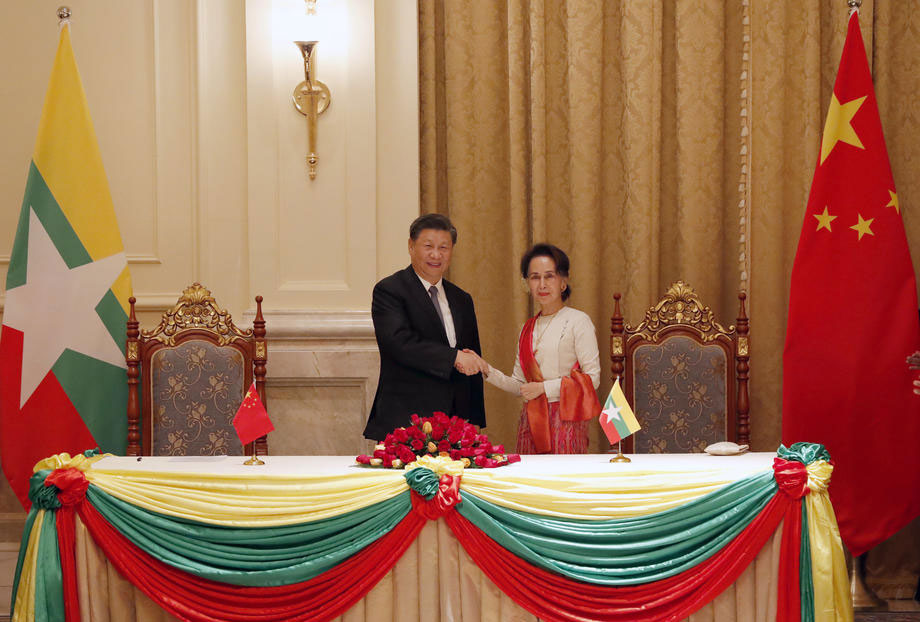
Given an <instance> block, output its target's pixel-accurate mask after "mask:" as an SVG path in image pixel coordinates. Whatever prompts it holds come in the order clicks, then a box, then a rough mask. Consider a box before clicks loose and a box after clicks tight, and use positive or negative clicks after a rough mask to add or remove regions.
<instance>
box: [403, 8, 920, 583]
mask: <svg viewBox="0 0 920 622" xmlns="http://www.w3.org/2000/svg"><path fill="white" fill-rule="evenodd" d="M918 13H920V2H918V0H911V1H910V2H904V3H902V2H897V3H894V2H883V3H875V2H873V1H872V0H864V2H863V6H862V9H861V14H860V22H861V27H862V33H863V37H864V39H865V43H866V48H867V50H868V53H869V62H870V66H871V67H872V68H873V72H874V77H875V82H876V92H877V97H878V101H879V107H880V111H881V116H882V124H883V127H884V128H885V132H886V138H887V144H888V149H889V156H890V159H891V163H892V168H893V171H894V177H895V182H896V184H897V188H898V196H899V199H900V204H901V206H902V213H903V214H904V221H905V225H906V227H907V233H908V241H909V243H910V244H911V246H912V247H913V248H914V253H913V255H914V262H915V268H920V264H918V262H917V260H918V258H920V248H918V243H920V216H917V215H915V213H914V208H913V206H914V205H917V204H918V201H920V146H918V141H917V140H916V137H917V135H918V131H920V103H918V98H917V97H916V95H915V94H916V93H918V92H920V72H917V71H916V69H915V59H917V58H920V15H918ZM846 16H847V7H846V2H845V0H834V1H829V0H808V1H805V2H802V1H795V2H793V1H792V0H785V1H782V0H781V1H779V2H777V1H776V0H740V1H739V0H705V1H704V0H650V1H648V2H627V1H625V0H621V1H611V0H569V1H567V2H566V1H559V0H556V1H545V0H529V1H528V0H504V1H501V2H498V1H492V0H489V1H485V0H482V1H473V2H469V1H466V0H422V1H421V2H420V3H419V32H420V42H419V46H420V99H421V113H420V115H421V119H420V128H421V173H422V182H421V197H422V210H423V211H425V212H431V211H438V212H441V213H446V214H448V215H450V217H451V218H452V219H453V220H454V221H455V223H456V224H457V226H458V228H459V230H460V241H459V245H458V247H457V250H456V254H455V258H454V261H453V265H452V268H451V275H450V276H451V279H452V280H454V281H455V282H457V283H458V284H460V285H461V286H462V287H464V288H465V289H467V290H468V291H469V292H470V293H471V294H472V295H473V297H474V300H475V301H476V305H477V315H478V318H479V326H480V331H481V334H482V343H483V350H484V355H485V357H486V358H487V359H488V360H489V361H490V362H491V363H492V364H493V365H496V366H497V367H500V368H502V369H504V370H506V371H510V368H511V365H512V363H513V360H514V352H515V347H516V339H517V334H518V330H519V328H520V326H521V324H522V322H523V321H524V319H525V318H526V317H527V315H528V314H529V313H530V311H531V309H530V305H529V301H528V299H527V295H526V294H525V292H524V291H523V289H522V285H521V280H520V278H519V275H518V273H517V264H518V260H519V258H520V256H521V254H522V253H523V251H524V250H525V249H526V248H527V247H528V246H529V245H530V244H531V243H533V242H536V241H543V240H548V241H550V242H553V243H555V244H557V245H559V246H561V247H562V248H563V249H565V250H566V251H567V252H568V253H569V256H570V258H571V260H572V285H573V290H574V294H573V297H572V299H571V304H572V305H573V306H575V307H577V308H580V309H582V310H584V311H586V312H587V313H588V314H589V315H590V316H591V317H592V319H593V320H594V324H595V327H596V329H597V333H598V340H599V343H600V346H601V358H602V363H604V362H606V361H609V358H607V357H608V356H609V340H608V337H607V335H608V334H609V326H610V324H609V318H610V315H611V313H612V308H613V307H612V294H613V292H615V291H619V292H622V293H623V295H624V314H625V315H626V318H627V321H632V322H633V323H635V322H637V321H638V320H639V319H640V318H641V316H642V313H643V312H644V310H645V309H646V308H647V307H648V306H650V305H652V304H653V303H654V302H655V301H657V299H658V298H659V297H660V296H661V294H662V293H663V292H664V290H665V289H666V287H667V285H668V284H669V283H671V282H672V281H674V280H676V279H678V278H680V279H684V280H685V281H687V282H689V283H690V284H691V285H692V286H693V287H694V288H695V289H696V290H697V292H698V293H699V294H700V296H701V297H702V299H703V301H704V302H706V303H707V304H709V305H710V306H712V308H713V310H714V311H715V313H716V315H717V317H718V318H720V319H721V320H723V321H724V322H725V323H731V322H733V320H734V318H735V317H736V315H737V299H736V296H737V292H738V289H739V287H740V286H741V285H742V279H743V278H744V279H747V280H746V281H745V282H744V286H745V288H746V289H747V290H748V291H749V295H750V298H749V302H750V305H749V315H750V317H751V331H752V332H751V334H752V359H751V377H752V381H751V387H750V388H751V422H752V442H753V447H754V449H756V450H761V451H772V450H774V449H775V448H776V447H777V445H778V443H779V441H780V432H781V403H782V387H781V383H782V348H783V340H784V335H785V323H786V309H787V305H788V290H789V276H790V272H791V269H792V262H793V259H794V256H795V248H796V244H797V242H798V237H799V233H800V231H801V227H802V222H803V218H804V210H805V203H806V200H807V196H808V191H809V187H810V184H811V179H812V175H813V173H814V164H815V158H816V154H817V149H818V145H819V141H820V137H821V131H822V128H823V124H824V116H825V114H826V111H827V106H828V102H829V100H830V94H831V90H832V88H833V81H834V77H835V75H836V71H837V65H838V62H839V59H840V52H841V49H842V46H843V40H844V37H845V32H846ZM744 127H746V128H747V131H746V132H745V133H744V134H742V128H744ZM742 200H743V201H744V203H742ZM857 306H858V305H857ZM848 310H852V311H848ZM840 312H853V313H858V309H857V308H856V307H854V306H853V301H829V302H828V313H840ZM854 327H855V324H854ZM604 367H605V369H606V368H607V367H608V365H604ZM604 376H607V377H605V381H604V383H603V384H602V387H601V390H602V391H606V390H607V389H608V388H609V386H610V384H609V371H607V372H606V373H605V374H604ZM486 400H487V411H488V420H489V426H488V431H489V433H490V435H491V436H493V437H495V438H497V439H499V440H501V441H503V442H505V443H509V444H513V443H514V440H515V434H516V429H517V418H518V412H519V404H518V402H517V401H516V400H515V399H513V398H512V397H511V396H507V395H505V394H501V393H500V392H498V391H497V390H495V389H493V388H491V387H487V389H486ZM605 447H606V443H601V442H600V441H599V439H598V434H597V430H596V429H595V430H594V431H593V438H592V448H593V449H603V448H605ZM917 531H920V530H918V529H916V528H915V529H914V532H913V535H911V534H907V535H904V534H902V535H901V536H900V537H902V538H904V537H907V538H908V539H909V540H910V541H911V542H912V543H913V544H912V545H911V546H909V547H905V546H904V545H903V543H901V544H898V543H894V544H890V545H887V548H886V547H883V548H882V549H880V552H879V553H876V560H875V562H873V560H872V559H871V558H870V564H869V568H870V578H871V576H872V573H873V572H875V574H876V576H881V574H884V573H888V575H889V576H890V575H891V573H893V572H897V573H900V574H901V575H902V576H903V581H901V583H900V585H901V587H899V588H898V589H900V590H901V592H903V591H904V590H906V588H905V587H904V586H905V585H908V584H909V583H910V582H911V581H915V580H916V576H917V572H920V560H918V559H917V557H918V556H917V554H916V551H917V550H918V548H917V546H916V543H917V541H918V540H920V538H918V536H917V535H916V532H917ZM892 560H894V561H892ZM889 562H890V563H889ZM873 569H874V570H873Z"/></svg>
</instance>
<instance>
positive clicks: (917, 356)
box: [907, 350, 920, 369]
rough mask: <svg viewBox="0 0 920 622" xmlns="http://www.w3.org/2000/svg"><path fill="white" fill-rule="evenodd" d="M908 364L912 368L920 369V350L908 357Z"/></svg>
mask: <svg viewBox="0 0 920 622" xmlns="http://www.w3.org/2000/svg"><path fill="white" fill-rule="evenodd" d="M907 365H908V366H909V367H910V368H911V369H920V350H918V351H917V352H914V353H913V354H911V355H910V356H908V357H907Z"/></svg>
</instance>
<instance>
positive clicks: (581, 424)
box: [486, 244, 601, 454]
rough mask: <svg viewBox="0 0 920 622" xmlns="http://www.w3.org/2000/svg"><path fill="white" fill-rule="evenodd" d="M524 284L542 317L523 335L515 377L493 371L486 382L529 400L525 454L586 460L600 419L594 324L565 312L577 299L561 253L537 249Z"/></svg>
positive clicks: (522, 439)
mask: <svg viewBox="0 0 920 622" xmlns="http://www.w3.org/2000/svg"><path fill="white" fill-rule="evenodd" d="M521 276H522V277H523V278H524V280H525V281H526V283H527V286H528V288H529V289H530V295H531V296H533V299H534V301H535V302H536V303H537V304H538V305H539V307H540V312H539V313H537V314H536V315H535V316H534V317H532V318H530V319H529V320H527V322H526V323H525V324H524V327H523V328H522V329H521V335H520V338H519V340H518V353H517V357H516V359H515V361H514V372H513V373H512V374H511V376H510V377H508V376H506V375H505V374H503V373H502V372H501V371H499V370H498V369H495V368H494V367H492V366H491V365H490V366H489V375H488V376H487V377H486V381H487V382H489V384H492V385H494V386H496V387H498V388H499V389H502V390H504V391H508V392H509V393H515V394H517V395H520V396H521V397H523V398H524V400H525V403H524V407H523V409H522V410H521V422H520V426H519V428H518V438H517V451H518V453H522V454H534V453H556V454H575V453H587V451H588V421H589V420H590V419H591V418H593V417H595V416H597V414H598V413H599V412H600V405H599V404H598V400H597V393H596V389H597V386H598V384H599V383H600V378H601V367H600V357H599V356H598V352H597V336H596V334H595V332H594V324H593V323H592V322H591V318H589V317H588V315H587V314H586V313H584V312H582V311H579V310H578V309H573V308H572V307H569V306H566V304H565V301H566V300H568V298H569V296H570V295H571V293H572V288H571V287H569V283H568V279H569V258H568V257H567V256H566V254H565V253H564V252H562V250H560V249H559V248H557V247H556V246H553V245H552V244H537V245H535V246H534V247H533V248H531V249H530V250H529V251H527V253H525V254H524V257H522V258H521Z"/></svg>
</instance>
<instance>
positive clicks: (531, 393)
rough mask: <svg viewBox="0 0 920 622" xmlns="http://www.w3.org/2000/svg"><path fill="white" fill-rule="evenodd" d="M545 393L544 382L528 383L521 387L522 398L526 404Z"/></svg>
mask: <svg viewBox="0 0 920 622" xmlns="http://www.w3.org/2000/svg"><path fill="white" fill-rule="evenodd" d="M544 393H545V391H544V390H543V383H542V382H528V383H525V384H522V385H521V397H523V398H524V401H525V402H529V401H530V400H533V399H536V398H538V397H540V396H541V395H543V394H544Z"/></svg>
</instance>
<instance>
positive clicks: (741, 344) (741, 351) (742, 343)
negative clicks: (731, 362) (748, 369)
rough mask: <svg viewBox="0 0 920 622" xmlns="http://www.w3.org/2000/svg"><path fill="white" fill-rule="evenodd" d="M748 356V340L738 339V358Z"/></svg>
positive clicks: (745, 338)
mask: <svg viewBox="0 0 920 622" xmlns="http://www.w3.org/2000/svg"><path fill="white" fill-rule="evenodd" d="M747 355H748V338H747V337H738V356H747Z"/></svg>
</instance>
